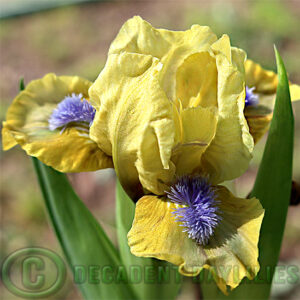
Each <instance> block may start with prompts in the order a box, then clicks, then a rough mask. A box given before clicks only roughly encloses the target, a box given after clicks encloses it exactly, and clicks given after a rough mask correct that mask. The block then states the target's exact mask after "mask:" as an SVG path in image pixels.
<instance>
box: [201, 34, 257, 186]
mask: <svg viewBox="0 0 300 300" xmlns="http://www.w3.org/2000/svg"><path fill="white" fill-rule="evenodd" d="M222 39H223V41H222V42H218V44H217V46H215V50H214V51H215V55H216V64H217V69H218V93H217V99H218V124H217V130H216V135H215V137H214V139H213V140H212V142H211V144H210V145H209V147H208V148H207V149H206V151H205V153H204V154H203V156H202V165H201V170H202V171H204V172H205V173H207V174H209V175H210V176H211V180H212V182H213V183H214V184H217V183H220V182H223V181H225V180H231V179H233V178H236V177H238V176H240V175H241V174H242V173H243V172H245V170H246V169H247V168H248V165H249V161H250V160H251V157H252V151H253V146H254V144H253V138H252V136H251V135H250V133H249V128H248V125H247V122H246V120H245V117H244V104H245V83H244V60H245V53H244V52H243V51H242V50H239V49H236V48H231V56H230V57H229V56H228V53H227V52H228V51H227V50H226V49H223V50H222V49H219V47H220V46H222V47H224V45H227V48H228V47H229V48H230V43H229V40H228V38H227V37H226V36H223V37H222ZM228 58H230V59H231V61H230V60H229V59H228Z"/></svg>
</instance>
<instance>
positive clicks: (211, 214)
mask: <svg viewBox="0 0 300 300" xmlns="http://www.w3.org/2000/svg"><path fill="white" fill-rule="evenodd" d="M167 196H168V198H169V199H170V200H171V201H172V202H173V203H176V204H180V205H186V207H181V208H176V210H175V211H174V212H173V214H174V215H175V219H176V221H178V222H180V223H181V224H180V226H183V227H184V230H183V232H187V233H188V236H189V238H192V239H194V240H196V242H197V243H199V244H201V245H206V244H207V243H208V240H209V239H210V237H211V236H212V235H213V234H214V231H215V228H216V227H217V226H218V224H219V222H220V221H221V219H222V218H221V217H220V213H221V212H220V209H219V207H218V204H219V202H218V201H217V200H216V195H215V192H214V189H213V187H212V186H211V185H210V183H209V182H208V179H207V178H205V177H199V176H196V177H194V176H182V177H180V178H179V179H178V180H177V181H176V182H175V184H173V185H172V186H171V189H170V191H169V192H167Z"/></svg>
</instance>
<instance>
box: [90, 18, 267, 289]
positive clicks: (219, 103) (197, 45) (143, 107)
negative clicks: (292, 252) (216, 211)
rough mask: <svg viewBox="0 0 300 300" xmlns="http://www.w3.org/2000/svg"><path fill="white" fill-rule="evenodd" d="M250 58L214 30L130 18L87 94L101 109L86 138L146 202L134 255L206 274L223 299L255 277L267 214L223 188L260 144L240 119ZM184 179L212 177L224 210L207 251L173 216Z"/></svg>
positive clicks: (133, 236)
mask: <svg viewBox="0 0 300 300" xmlns="http://www.w3.org/2000/svg"><path fill="white" fill-rule="evenodd" d="M245 60H246V56H245V53H244V52H243V51H242V50H240V49H237V48H234V47H231V45H230V41H229V38H228V36H226V35H224V36H222V37H221V38H220V39H217V37H216V35H215V34H214V33H213V32H212V31H211V30H210V29H209V28H208V27H203V26H198V25H194V26H192V28H191V29H190V30H187V31H177V32H175V31H168V30H164V29H155V28H153V27H152V26H151V25H150V24H149V23H147V22H146V21H144V20H142V19H141V18H140V17H134V18H132V19H130V20H128V21H127V22H126V23H125V24H124V25H123V27H122V28H121V30H120V32H119V34H118V36H117V37H116V39H115V40H114V41H113V43H112V44H111V47H110V50H109V55H108V59H107V62H106V65H105V67H104V69H103V71H102V72H101V73H100V75H99V77H98V78H97V80H96V81H95V83H94V84H93V85H92V86H91V88H90V89H89V95H90V99H91V101H92V103H93V106H94V107H95V108H96V115H95V119H94V122H93V125H92V126H91V129H90V137H91V138H92V139H93V140H94V141H96V142H97V144H98V145H99V147H101V149H102V150H103V151H104V152H105V153H106V154H107V155H108V156H112V158H113V162H114V167H115V169H116V172H117V175H118V178H119V180H120V182H121V184H122V186H123V187H124V189H125V190H126V191H127V193H128V194H129V195H130V196H131V197H132V198H134V199H139V198H140V199H139V200H138V202H137V205H136V211H135V219H134V223H133V226H132V229H131V230H130V232H129V234H128V239H129V245H130V247H131V251H132V253H133V254H135V255H137V256H143V257H155V258H158V259H163V260H167V261H169V262H171V263H173V264H175V265H178V266H179V270H180V272H181V273H182V274H184V275H196V274H199V272H200V271H201V269H203V268H207V269H210V271H211V272H212V273H213V275H214V278H215V280H216V282H217V284H218V286H219V287H220V288H221V290H222V291H223V292H224V293H226V286H227V285H229V286H230V287H231V288H235V287H236V286H237V285H238V284H239V282H240V281H241V279H242V278H243V277H245V276H247V277H248V278H254V276H255V275H256V274H257V272H258V269H259V264H258V261H257V258H258V248H257V243H258V238H259V230H260V226H261V222H262V218H263V214H264V211H263V209H262V207H261V205H260V203H259V201H258V200H257V199H255V198H253V199H240V198H236V197H234V196H233V195H232V194H231V193H230V192H229V191H228V190H227V189H226V188H224V187H222V186H219V185H218V184H219V183H222V182H223V181H225V180H230V179H233V178H236V177H238V176H239V175H241V174H242V173H243V172H244V171H245V170H246V169H247V167H248V164H249V161H250V159H251V153H252V150H253V147H254V143H253V138H252V136H251V134H250V133H249V128H248V125H247V122H246V119H245V117H244V106H245V74H244V63H245ZM186 174H189V176H191V178H194V176H199V174H200V176H208V178H209V184H210V185H211V187H212V189H213V191H214V194H215V198H216V201H217V202H218V203H220V204H219V206H220V210H221V211H222V221H221V223H220V224H221V225H220V226H219V227H217V228H216V230H215V232H214V235H213V236H212V237H211V238H210V239H209V241H208V243H207V244H205V245H199V243H197V242H196V241H195V240H194V239H192V238H190V237H189V236H188V233H187V232H185V231H184V230H183V228H182V226H180V222H177V221H176V220H175V218H174V215H173V214H172V212H173V211H174V209H177V208H178V207H181V208H184V207H187V206H186V205H184V204H183V205H178V204H176V203H174V202H172V201H170V200H169V199H168V197H167V196H166V191H169V190H170V188H171V187H172V185H173V184H174V181H176V178H177V177H178V176H179V177H182V176H184V175H186ZM195 178H196V177H195ZM145 194H146V195H145ZM143 195H145V196H143Z"/></svg>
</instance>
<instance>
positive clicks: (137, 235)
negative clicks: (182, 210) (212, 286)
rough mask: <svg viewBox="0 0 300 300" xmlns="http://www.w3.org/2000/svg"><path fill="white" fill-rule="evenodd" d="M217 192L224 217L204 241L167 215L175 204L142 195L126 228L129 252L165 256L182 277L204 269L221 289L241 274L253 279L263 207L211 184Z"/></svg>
mask: <svg viewBox="0 0 300 300" xmlns="http://www.w3.org/2000/svg"><path fill="white" fill-rule="evenodd" d="M216 193H217V195H218V200H219V201H220V203H221V204H220V209H221V211H222V212H223V214H222V218H223V219H222V221H221V224H220V225H219V226H218V227H217V229H216V231H215V234H214V235H213V236H212V237H211V239H210V240H209V244H208V245H206V246H201V245H199V244H197V243H196V242H195V241H194V240H192V239H190V238H188V235H187V233H186V232H183V231H182V227H181V226H179V224H180V223H178V222H177V221H175V219H174V216H173V215H172V212H173V211H174V209H175V208H176V205H175V204H174V203H170V202H169V201H168V200H167V199H166V198H163V197H161V198H160V197H157V196H144V197H142V198H141V199H140V200H139V201H138V202H137V205H136V211H135V218H134V221H133V225H132V228H131V230H130V231H129V233H128V242H129V246H130V249H131V252H132V253H133V254H134V255H136V256H141V257H155V258H157V259H161V260H166V261H169V262H171V263H173V264H175V265H178V266H179V271H180V272H181V273H182V274H183V275H187V276H195V275H197V274H199V273H200V271H201V270H202V269H203V268H206V269H209V270H210V271H211V272H212V273H213V276H214V278H215V280H216V282H217V284H218V286H219V287H220V289H221V290H222V291H223V292H224V293H226V285H228V286H230V287H231V288H232V289H233V288H235V287H237V286H238V285H239V283H240V281H241V280H242V278H244V277H245V276H247V277H248V278H250V279H253V278H254V277H255V275H256V274H257V272H258V270H259V264H258V261H257V259H258V247H257V244H258V238H259V231H260V226H261V222H262V218H263V215H264V211H263V209H262V207H261V205H260V203H259V201H258V200H257V199H255V198H252V199H241V198H236V197H234V196H233V195H232V194H231V193H230V192H229V191H228V190H227V189H226V188H224V187H216Z"/></svg>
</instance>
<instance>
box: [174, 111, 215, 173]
mask: <svg viewBox="0 0 300 300" xmlns="http://www.w3.org/2000/svg"><path fill="white" fill-rule="evenodd" d="M178 116H179V122H180V128H179V129H178V130H177V131H176V133H177V134H179V137H178V138H177V140H178V143H177V144H176V145H175V147H174V148H173V151H172V161H173V162H174V164H175V166H176V175H177V176H178V175H184V174H193V172H194V171H195V170H197V169H199V168H200V164H201V157H202V154H203V153H204V151H205V150H206V149H207V147H208V146H209V145H210V143H211V141H212V139H213V138H214V136H215V134H216V128H217V122H218V112H217V108H216V107H202V106H198V107H191V108H185V109H184V108H182V107H179V115H178Z"/></svg>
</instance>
